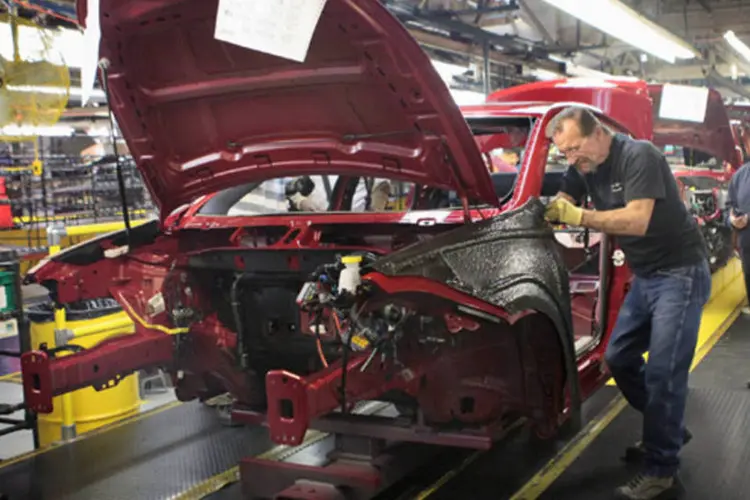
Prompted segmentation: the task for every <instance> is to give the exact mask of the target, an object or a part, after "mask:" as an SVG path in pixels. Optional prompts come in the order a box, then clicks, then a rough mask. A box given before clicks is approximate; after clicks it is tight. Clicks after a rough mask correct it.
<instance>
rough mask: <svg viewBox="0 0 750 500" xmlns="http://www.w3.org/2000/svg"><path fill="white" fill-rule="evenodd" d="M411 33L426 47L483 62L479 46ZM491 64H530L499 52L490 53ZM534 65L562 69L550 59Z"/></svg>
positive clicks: (423, 33)
mask: <svg viewBox="0 0 750 500" xmlns="http://www.w3.org/2000/svg"><path fill="white" fill-rule="evenodd" d="M409 33H410V34H411V36H413V37H414V39H415V40H417V42H418V43H419V44H421V45H423V46H425V47H428V48H433V49H438V50H443V51H445V52H451V53H453V54H456V55H458V56H462V57H467V58H469V59H473V60H476V61H480V60H482V49H481V47H479V46H477V45H474V44H471V43H468V42H463V41H459V40H451V39H449V38H446V37H444V36H440V35H436V34H434V33H427V32H425V31H421V30H418V29H409ZM490 62H491V63H492V64H498V65H504V66H514V65H520V64H528V63H529V60H528V59H526V58H524V57H520V56H510V55H507V54H502V53H500V52H497V51H490ZM534 65H535V66H536V67H537V68H540V69H547V70H550V71H560V69H561V65H560V63H558V62H555V61H552V60H550V59H539V60H537V61H534Z"/></svg>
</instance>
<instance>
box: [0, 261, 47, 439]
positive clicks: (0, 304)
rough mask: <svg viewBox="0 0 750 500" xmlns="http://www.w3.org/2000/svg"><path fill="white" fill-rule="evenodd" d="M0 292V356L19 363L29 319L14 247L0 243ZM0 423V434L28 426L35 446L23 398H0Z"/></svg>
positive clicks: (27, 336)
mask: <svg viewBox="0 0 750 500" xmlns="http://www.w3.org/2000/svg"><path fill="white" fill-rule="evenodd" d="M0 296H2V297H3V299H2V300H0V333H2V334H5V333H10V335H2V336H0V337H1V338H3V342H2V344H0V357H2V358H3V359H10V360H11V362H15V363H16V364H19V366H20V358H21V354H23V353H24V352H28V351H30V350H31V339H30V331H29V323H28V321H27V319H26V316H25V314H24V313H23V298H22V292H21V270H20V262H19V256H18V253H17V252H16V251H15V250H14V249H12V248H8V247H0ZM9 330H15V332H12V331H9ZM13 333H16V335H13ZM8 340H10V341H11V342H8ZM12 340H16V341H15V342H12ZM18 411H23V417H22V418H12V417H10V416H9V415H12V414H14V413H17V412H18ZM0 423H2V424H5V425H6V426H7V427H5V428H2V429H0V436H4V435H6V434H10V433H13V432H17V431H22V430H27V429H28V430H31V431H32V435H33V439H34V447H35V448H38V447H39V437H38V434H37V428H36V415H35V414H34V413H33V412H30V411H29V410H28V409H27V408H26V406H25V404H24V403H23V402H18V401H0Z"/></svg>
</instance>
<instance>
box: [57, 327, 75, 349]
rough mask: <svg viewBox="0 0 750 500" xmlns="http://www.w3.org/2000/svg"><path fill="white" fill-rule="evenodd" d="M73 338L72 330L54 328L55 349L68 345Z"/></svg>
mask: <svg viewBox="0 0 750 500" xmlns="http://www.w3.org/2000/svg"><path fill="white" fill-rule="evenodd" d="M73 337H74V334H73V330H71V329H70V328H55V347H60V346H64V345H68V342H70V341H71V340H73Z"/></svg>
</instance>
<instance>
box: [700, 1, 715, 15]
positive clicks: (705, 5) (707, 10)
mask: <svg viewBox="0 0 750 500" xmlns="http://www.w3.org/2000/svg"><path fill="white" fill-rule="evenodd" d="M697 2H698V5H700V6H701V7H703V10H705V11H706V12H708V13H709V14H711V13H712V12H713V10H712V9H711V6H710V5H708V2H707V1H706V0H697Z"/></svg>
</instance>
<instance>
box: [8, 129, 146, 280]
mask: <svg viewBox="0 0 750 500" xmlns="http://www.w3.org/2000/svg"><path fill="white" fill-rule="evenodd" d="M41 140H42V139H41V138H40V139H38V140H37V141H41ZM36 144H37V142H35V143H34V151H37V145H36ZM120 163H121V169H122V172H123V177H124V185H125V197H126V199H127V202H128V207H129V212H130V216H131V217H132V218H133V219H134V220H135V221H138V222H141V221H144V220H146V219H149V218H150V217H152V216H153V213H154V205H153V202H152V201H151V198H150V196H149V194H148V190H147V189H146V187H145V185H144V183H143V180H142V178H141V176H140V173H139V172H138V170H137V168H136V166H135V163H134V162H133V160H132V158H130V157H121V158H120ZM116 169H117V158H116V157H114V156H112V155H108V156H104V157H101V158H97V159H95V160H91V161H88V162H86V163H83V162H82V161H81V160H80V159H79V158H78V157H68V156H62V155H56V156H52V155H48V156H46V157H45V156H43V155H39V154H38V153H36V154H34V155H33V156H22V155H11V156H9V157H8V161H6V165H3V166H0V175H1V176H2V177H0V179H1V180H0V182H2V183H4V185H5V186H6V190H7V199H5V200H4V199H3V198H4V196H3V194H2V193H0V222H2V226H0V244H3V245H6V246H11V247H14V248H16V249H17V250H18V251H19V252H20V253H22V254H23V255H22V272H24V273H25V272H26V271H27V270H28V269H29V268H30V267H31V266H33V265H34V264H35V263H37V262H39V260H41V259H42V258H43V257H44V256H46V254H47V240H48V235H47V233H48V231H49V229H50V228H51V227H53V226H54V227H56V228H58V229H56V230H57V231H64V230H63V229H61V228H65V227H74V228H75V230H74V231H67V233H69V234H64V235H63V237H62V238H61V240H60V245H61V246H62V247H67V246H70V245H72V244H76V243H79V242H80V241H83V240H84V239H86V238H87V237H93V236H96V235H97V234H98V233H99V229H98V228H100V227H107V225H108V224H113V223H121V221H122V204H121V202H120V198H119V194H118V193H119V186H118V181H117V174H116ZM0 185H1V184H0ZM6 212H7V213H6ZM3 214H6V215H7V216H6V217H3ZM86 227H90V228H91V231H85V230H84V229H85V228H86ZM120 227H121V225H120ZM73 232H76V233H77V235H75V236H73V235H72V234H70V233H73Z"/></svg>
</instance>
